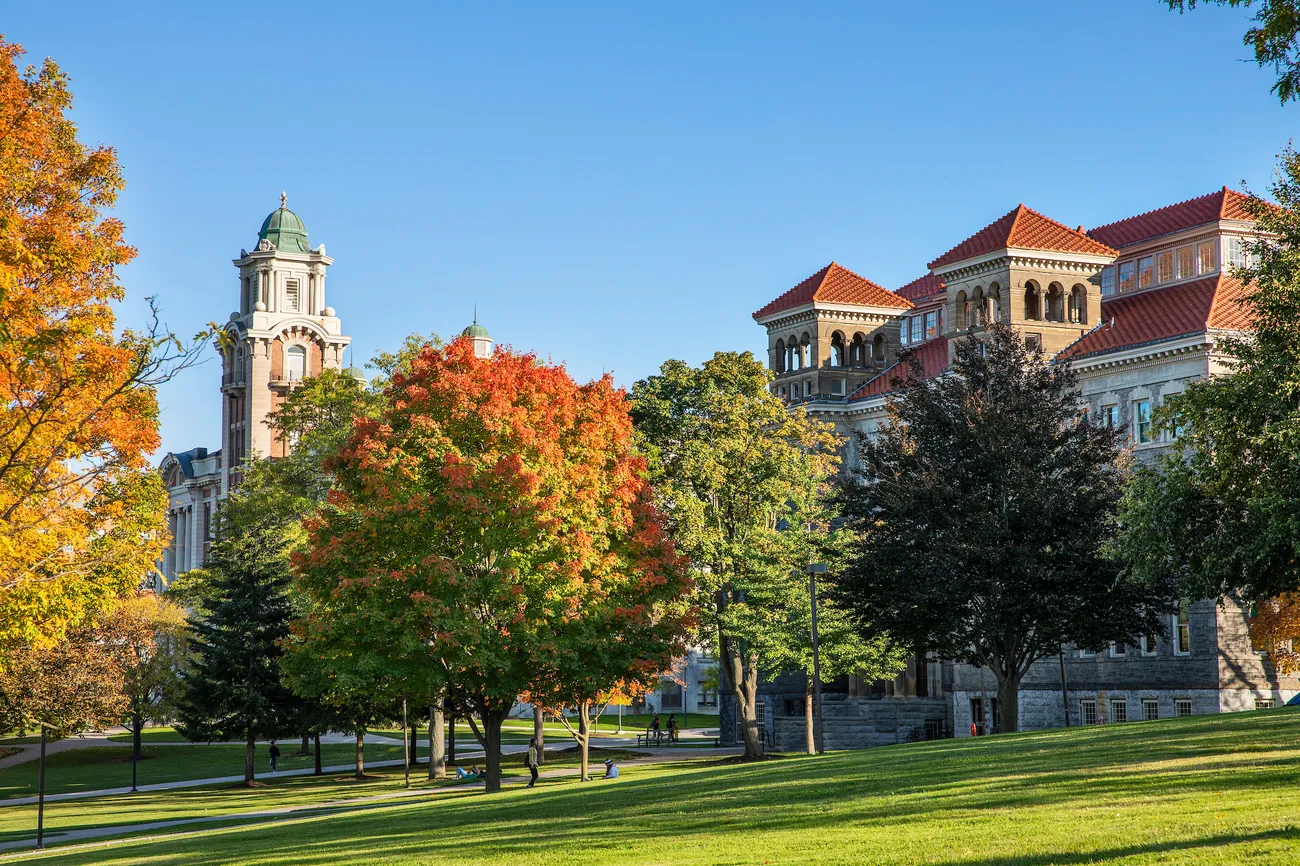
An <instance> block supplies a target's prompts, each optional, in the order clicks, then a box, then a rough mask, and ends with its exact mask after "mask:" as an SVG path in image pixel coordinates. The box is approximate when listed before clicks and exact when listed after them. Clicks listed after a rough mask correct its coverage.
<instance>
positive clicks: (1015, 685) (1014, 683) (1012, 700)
mask: <svg viewBox="0 0 1300 866" xmlns="http://www.w3.org/2000/svg"><path fill="white" fill-rule="evenodd" d="M993 673H994V674H997V675H998V677H997V679H998V733H999V734H1009V733H1012V732H1014V731H1015V730H1016V729H1017V727H1018V726H1019V721H1020V720H1019V716H1020V677H1021V676H1022V674H1020V673H1014V672H1013V673H999V671H998V669H997V668H996V667H995V668H994V669H993Z"/></svg>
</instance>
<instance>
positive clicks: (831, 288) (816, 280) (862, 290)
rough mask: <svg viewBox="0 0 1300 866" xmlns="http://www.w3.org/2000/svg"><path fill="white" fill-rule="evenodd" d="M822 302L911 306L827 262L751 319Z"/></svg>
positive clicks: (848, 271) (846, 270)
mask: <svg viewBox="0 0 1300 866" xmlns="http://www.w3.org/2000/svg"><path fill="white" fill-rule="evenodd" d="M813 301H824V302H826V303H832V304H861V305H863V306H868V307H897V308H899V309H904V310H907V309H911V307H912V303H911V302H910V301H908V300H907V299H906V298H901V297H899V296H898V295H896V294H894V293H893V292H891V291H890V290H889V289H887V288H885V287H884V286H880V285H877V284H876V283H873V282H871V280H868V279H866V278H865V277H860V276H858V275H857V274H855V273H853V271H851V270H849V269H848V268H844V267H840V266H839V265H838V264H836V263H835V262H831V263H830V264H829V265H827V266H826V267H824V268H822V269H821V270H820V271H818V272H817V273H815V274H813V275H812V276H811V277H809V278H808V279H806V280H804V281H803V282H801V283H799V285H797V286H795V287H794V288H793V289H790V290H789V291H787V292H785V293H783V294H782V295H781V296H780V297H778V298H777V299H776V300H774V301H772V302H771V303H770V304H768V305H767V306H765V307H763V308H762V309H761V310H759V311H758V312H756V313H754V318H755V319H758V318H761V317H763V316H770V315H772V314H773V313H779V312H781V311H782V310H791V309H794V308H795V307H802V306H804V305H805V304H811V303H812V302H813Z"/></svg>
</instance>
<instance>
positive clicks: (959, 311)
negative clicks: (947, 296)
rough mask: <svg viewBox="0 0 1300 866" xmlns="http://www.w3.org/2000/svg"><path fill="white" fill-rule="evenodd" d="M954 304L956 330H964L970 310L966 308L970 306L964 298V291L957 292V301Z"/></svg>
mask: <svg viewBox="0 0 1300 866" xmlns="http://www.w3.org/2000/svg"><path fill="white" fill-rule="evenodd" d="M954 306H955V307H956V310H955V311H954V313H955V314H956V317H957V330H959V331H964V330H966V320H967V318H968V314H969V312H970V310H969V309H968V308H969V306H970V302H969V301H967V300H966V293H965V292H958V293H957V303H956V304H955V305H954Z"/></svg>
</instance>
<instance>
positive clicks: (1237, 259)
mask: <svg viewBox="0 0 1300 866" xmlns="http://www.w3.org/2000/svg"><path fill="white" fill-rule="evenodd" d="M1228 264H1231V265H1235V266H1236V267H1239V268H1246V267H1250V253H1249V252H1248V251H1247V249H1246V241H1245V239H1244V238H1239V237H1230V238H1228Z"/></svg>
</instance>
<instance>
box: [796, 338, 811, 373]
mask: <svg viewBox="0 0 1300 866" xmlns="http://www.w3.org/2000/svg"><path fill="white" fill-rule="evenodd" d="M811 343H812V341H811V340H810V339H809V338H808V332H807V331H804V332H803V335H802V336H800V337H799V369H801V370H802V369H803V368H804V367H811V366H813V362H812V355H811V354H810V349H809V347H810V344H811Z"/></svg>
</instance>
